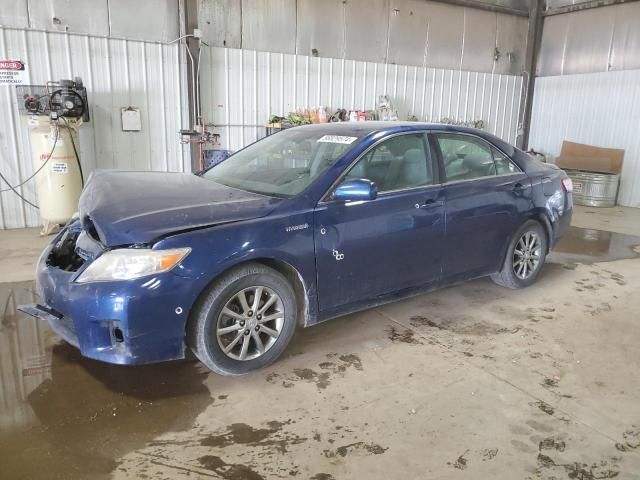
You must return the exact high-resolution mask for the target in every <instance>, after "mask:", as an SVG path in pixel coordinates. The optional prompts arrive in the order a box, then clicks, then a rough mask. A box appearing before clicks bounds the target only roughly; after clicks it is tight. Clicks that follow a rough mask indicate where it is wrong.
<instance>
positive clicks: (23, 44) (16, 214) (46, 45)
mask: <svg viewBox="0 0 640 480" xmlns="http://www.w3.org/2000/svg"><path fill="white" fill-rule="evenodd" d="M182 48H183V47H181V46H179V45H178V44H172V45H168V44H161V43H152V42H143V41H132V40H119V39H114V38H101V37H92V36H89V35H75V34H68V33H47V32H40V31H34V30H24V29H12V28H2V27H0V58H12V59H22V60H23V61H25V62H26V64H27V68H28V74H29V83H31V84H43V83H44V82H45V81H47V80H59V79H62V78H71V77H74V76H80V77H82V79H83V80H84V82H85V86H86V87H87V90H88V96H89V105H90V109H91V112H90V114H91V121H90V122H89V123H88V124H85V125H83V126H82V127H81V129H80V152H81V158H82V163H83V168H84V169H85V171H86V172H90V171H92V170H93V169H95V168H122V169H139V170H170V171H190V170H191V166H190V158H189V154H188V149H187V148H186V147H184V146H181V145H180V143H179V136H178V130H179V129H180V128H184V127H186V126H188V113H185V112H188V111H189V110H188V103H187V87H186V73H185V72H186V68H184V61H185V60H184V52H183V51H182V50H181V49H182ZM127 106H135V107H139V108H140V111H141V113H142V131H141V132H122V130H121V117H120V108H121V107H127ZM0 125H2V131H0V171H2V172H3V174H4V175H5V176H6V177H7V178H8V180H9V181H10V182H12V184H13V185H16V184H19V183H21V181H22V180H23V179H25V178H28V177H29V175H30V174H31V173H32V171H33V168H32V163H31V156H30V155H31V154H30V148H29V141H28V131H27V128H26V127H25V126H24V125H22V124H21V121H20V117H19V115H18V110H17V103H16V99H15V91H14V89H13V88H10V87H8V86H3V87H0ZM5 188H6V186H4V185H3V186H2V189H3V190H4V189H5ZM20 190H21V193H23V194H24V195H25V197H26V198H27V199H30V200H32V201H34V200H36V198H35V192H34V184H33V182H29V183H27V184H26V185H25V186H24V187H21V188H20ZM37 225H39V218H38V214H37V211H36V210H35V209H33V208H32V207H30V206H28V205H25V204H24V203H23V202H22V201H21V200H20V199H19V198H18V197H17V196H16V195H14V194H13V192H10V191H9V192H6V191H5V192H2V193H1V194H0V228H18V227H25V226H37Z"/></svg>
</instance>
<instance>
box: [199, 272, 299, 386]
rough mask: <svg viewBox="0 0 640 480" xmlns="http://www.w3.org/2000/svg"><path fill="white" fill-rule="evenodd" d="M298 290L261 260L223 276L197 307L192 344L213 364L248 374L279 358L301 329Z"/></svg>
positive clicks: (222, 370)
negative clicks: (298, 312) (299, 327)
mask: <svg viewBox="0 0 640 480" xmlns="http://www.w3.org/2000/svg"><path fill="white" fill-rule="evenodd" d="M296 316H297V305H296V296H295V292H294V291H293V288H292V287H291V285H290V284H289V282H288V281H287V280H286V278H285V277H284V276H283V275H281V274H280V273H278V272H277V271H275V270H273V269H271V268H269V267H266V266H264V265H261V264H247V265H243V266H240V267H238V268H235V269H233V270H231V271H229V272H227V273H226V274H224V275H223V276H222V277H220V279H218V280H217V281H216V282H215V283H214V284H213V285H212V286H211V287H210V288H209V291H207V292H206V293H205V294H204V296H203V298H202V299H201V300H200V302H199V304H198V305H197V306H196V308H195V310H194V313H193V315H192V317H191V318H190V320H189V325H188V332H187V333H188V343H189V346H190V347H191V349H192V350H193V353H194V354H195V355H196V357H198V359H199V360H200V361H201V362H202V363H204V364H205V365H206V366H207V367H209V368H210V369H211V370H213V371H214V372H216V373H219V374H221V375H242V374H244V373H248V372H250V371H252V370H255V369H258V368H262V367H265V366H267V365H269V364H271V363H272V362H274V361H275V360H276V359H277V358H278V357H279V356H280V355H281V354H282V352H283V351H284V349H285V348H286V347H287V345H288V344H289V341H290V340H291V338H292V337H293V334H294V332H295V329H296Z"/></svg>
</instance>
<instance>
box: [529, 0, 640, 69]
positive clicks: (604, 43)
mask: <svg viewBox="0 0 640 480" xmlns="http://www.w3.org/2000/svg"><path fill="white" fill-rule="evenodd" d="M638 68H640V2H632V3H624V4H620V5H612V6H608V7H601V8H593V9H590V10H583V11H578V12H572V13H565V14H562V15H554V16H551V17H546V18H545V20H544V27H543V30H542V44H541V45H540V53H539V55H538V66H537V75H538V76H543V77H544V76H552V75H573V74H577V73H591V72H609V71H615V70H633V69H638Z"/></svg>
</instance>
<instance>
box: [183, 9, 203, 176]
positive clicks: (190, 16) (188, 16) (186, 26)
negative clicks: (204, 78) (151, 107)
mask: <svg viewBox="0 0 640 480" xmlns="http://www.w3.org/2000/svg"><path fill="white" fill-rule="evenodd" d="M179 8H180V29H179V33H180V35H179V36H183V35H186V34H187V33H190V32H193V29H194V28H196V27H197V26H198V2H197V1H196V0H180V2H179ZM185 43H186V44H187V48H188V49H189V50H190V52H191V57H193V60H188V61H193V62H194V63H195V62H199V61H200V59H199V58H198V50H197V48H196V47H197V46H198V45H199V43H200V42H198V41H188V39H186V40H185ZM180 65H181V66H182V65H184V66H185V67H187V89H188V90H187V91H188V93H187V98H188V99H189V102H188V103H189V118H191V119H193V118H194V116H196V115H197V105H196V102H195V100H196V99H195V97H196V92H195V91H194V90H195V88H199V86H198V87H194V78H193V76H194V75H193V72H195V71H196V69H197V68H198V65H195V64H194V65H192V67H193V68H189V67H190V66H189V65H187V64H183V63H182V62H181V63H180ZM195 80H196V81H198V80H197V79H195ZM198 121H199V119H198V118H196V122H198ZM189 127H191V128H196V125H195V124H194V125H189ZM191 147H192V145H191V144H188V148H189V149H190V154H191V171H193V172H196V171H198V170H199V169H200V152H199V150H200V149H198V148H191Z"/></svg>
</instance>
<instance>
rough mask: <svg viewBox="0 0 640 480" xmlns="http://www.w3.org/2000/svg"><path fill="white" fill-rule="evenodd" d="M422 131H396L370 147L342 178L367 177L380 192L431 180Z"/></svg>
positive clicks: (430, 166) (417, 185)
mask: <svg viewBox="0 0 640 480" xmlns="http://www.w3.org/2000/svg"><path fill="white" fill-rule="evenodd" d="M425 142H426V139H425V137H424V135H422V134H408V135H398V136H396V137H393V138H390V139H389V140H387V141H385V142H382V143H381V144H379V145H377V146H376V147H374V148H373V149H371V150H370V151H369V152H368V153H367V154H366V155H365V156H364V157H362V158H361V159H360V160H359V161H358V163H356V164H355V165H354V166H353V167H351V170H350V171H349V173H347V175H346V177H345V179H346V180H352V179H356V178H366V179H368V180H372V181H374V182H376V185H377V186H378V191H379V192H388V191H392V190H404V189H409V188H415V187H420V186H425V185H432V184H433V169H432V163H431V158H430V156H429V154H428V150H427V149H426V143H425Z"/></svg>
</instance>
